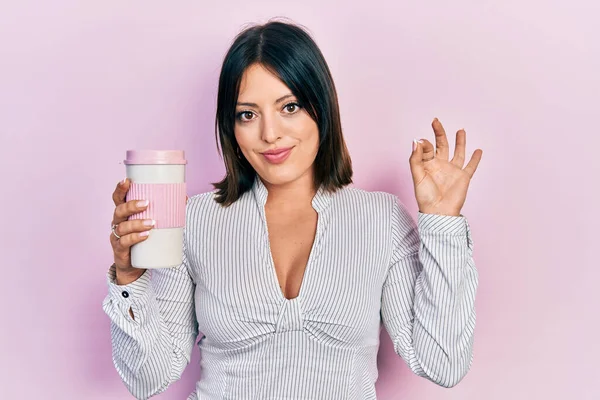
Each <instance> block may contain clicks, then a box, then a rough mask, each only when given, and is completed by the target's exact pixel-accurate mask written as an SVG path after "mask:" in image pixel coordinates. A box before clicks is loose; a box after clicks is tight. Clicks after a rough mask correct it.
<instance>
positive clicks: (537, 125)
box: [0, 0, 600, 400]
mask: <svg viewBox="0 0 600 400" xmlns="http://www.w3.org/2000/svg"><path fill="white" fill-rule="evenodd" d="M209 3H210V5H208V4H209ZM351 3H352V2H347V1H345V2H339V3H338V4H335V3H333V2H323V1H303V2H290V1H287V2H286V1H266V0H262V1H254V2H248V1H221V2H200V1H180V2H164V1H162V2H158V1H139V2H123V1H116V0H109V1H106V0H105V1H86V2H83V1H66V0H64V1H52V2H33V1H22V0H20V1H16V0H15V1H12V2H8V1H7V2H2V5H1V6H0V134H1V136H0V138H1V145H0V156H1V157H0V162H1V164H0V167H1V169H0V170H1V171H2V185H3V186H2V187H3V193H2V196H1V198H2V200H1V201H2V204H1V207H2V209H3V210H4V216H3V218H2V223H3V228H2V229H1V233H0V235H1V241H0V243H1V246H2V252H1V254H2V289H0V296H1V298H0V301H1V304H2V322H1V324H2V329H1V330H0V332H1V333H0V335H1V337H0V354H1V356H0V360H1V361H0V362H1V365H2V370H1V373H0V381H1V383H0V398H2V399H11V400H12V399H25V398H27V399H30V398H44V399H86V400H92V399H116V400H118V399H128V398H130V396H129V394H128V393H127V391H126V389H125V387H124V386H123V384H122V383H121V381H120V379H119V377H118V375H117V373H116V371H115V369H114V368H113V365H112V361H111V354H110V339H109V321H108V318H107V317H106V316H105V315H104V314H103V312H102V309H101V302H102V299H103V298H104V296H105V295H106V292H107V289H106V286H105V281H104V279H105V272H106V269H107V268H108V266H109V265H110V264H111V262H112V253H111V248H110V245H109V241H108V234H109V224H110V221H111V216H112V212H113V206H112V203H111V196H110V195H111V193H112V191H113V189H114V187H115V184H116V182H117V181H118V180H119V179H121V178H122V177H123V174H124V166H123V164H122V160H123V158H124V156H125V150H126V149H130V148H166V149H170V148H174V149H184V150H185V151H186V155H187V157H188V159H189V165H188V167H189V168H188V182H189V194H190V195H192V194H196V193H199V192H203V191H207V190H209V189H210V188H211V187H210V185H209V183H210V182H213V181H216V180H217V179H219V178H220V177H221V176H222V174H223V171H224V170H223V166H222V163H221V161H220V159H219V157H218V155H217V152H216V147H215V143H214V136H213V120H214V112H215V97H216V96H215V95H216V86H217V77H218V73H219V67H220V63H221V60H222V57H223V56H224V54H225V51H226V50H227V48H228V46H229V44H230V43H231V40H232V39H233V37H234V35H235V34H236V33H237V32H238V31H239V30H240V29H241V28H242V27H243V26H244V24H245V23H248V22H265V21H266V20H267V19H268V18H270V17H273V16H287V17H290V18H292V19H293V20H294V21H296V22H299V23H301V24H303V25H305V26H307V27H308V28H309V29H310V30H311V31H312V33H313V34H314V36H315V38H316V40H317V43H318V44H319V46H320V47H321V49H322V51H323V53H324V54H325V57H326V59H327V61H328V63H329V65H330V68H331V70H332V73H333V76H334V78H335V82H336V84H337V87H338V90H339V98H340V106H341V112H342V121H343V126H344V131H345V135H346V138H347V142H348V146H349V148H350V152H351V154H352V156H353V162H354V166H355V182H356V185H357V186H359V187H362V188H365V189H370V190H385V191H389V192H393V193H395V194H397V195H399V196H400V198H401V199H402V201H404V202H405V204H406V205H407V206H408V207H409V209H410V210H411V211H412V212H413V214H414V215H415V216H416V203H415V200H414V195H413V191H412V190H413V189H412V182H411V180H410V175H409V167H408V156H409V154H410V148H411V140H412V139H413V138H415V137H427V138H430V139H432V138H433V133H432V132H431V130H430V127H429V124H430V122H431V120H432V119H433V117H438V118H440V120H441V121H442V122H443V123H444V124H445V126H446V128H447V130H448V132H449V133H450V140H451V143H452V146H453V145H454V133H455V132H456V130H458V129H459V128H462V127H464V128H465V129H466V131H467V139H468V152H469V154H472V152H473V150H475V149H476V148H482V149H483V150H484V154H483V160H482V162H481V164H480V167H479V170H478V171H477V173H476V175H475V178H474V180H473V181H472V184H471V188H470V191H469V196H468V198H467V202H466V205H465V207H464V209H463V213H464V214H465V215H466V216H467V217H468V220H469V223H470V224H471V227H472V230H473V235H474V240H475V259H476V263H477V267H478V269H479V273H480V288H479V291H478V297H477V312H478V320H477V329H476V343H475V362H474V364H473V366H472V369H471V371H470V373H469V374H468V375H467V377H466V378H465V379H464V380H463V381H462V382H461V383H460V384H459V385H458V386H457V387H455V388H453V389H451V390H447V389H443V388H439V387H436V386H435V385H434V384H432V383H429V382H428V381H426V380H424V379H422V378H418V377H416V376H414V375H412V373H411V372H410V371H409V370H408V368H407V367H406V366H405V365H404V363H403V361H402V360H401V359H400V358H399V357H397V356H396V355H395V354H394V353H393V349H392V347H391V344H390V341H389V338H388V337H387V335H385V334H384V335H383V336H382V347H381V353H380V362H379V366H380V381H379V382H378V386H377V387H378V392H379V395H380V398H381V399H406V400H408V399H461V400H464V399H468V400H470V399H472V400H480V399H486V400H495V399H502V400H504V399H533V398H535V399H567V398H569V399H598V398H600V386H599V385H598V382H597V379H598V374H599V372H600V367H599V366H598V365H599V364H598V359H599V358H600V344H598V338H599V337H600V332H599V330H600V329H599V327H600V323H599V315H600V312H599V311H598V306H599V305H600V301H599V298H598V290H597V282H598V280H599V279H600V272H599V268H598V267H599V265H598V261H597V258H596V254H592V253H593V252H595V251H596V250H597V249H598V245H599V244H598V242H597V239H596V238H597V227H598V226H599V225H598V223H599V222H600V221H599V213H600V212H599V211H600V210H598V204H599V202H598V195H599V194H600V193H599V190H598V184H599V183H600V178H599V173H600V169H599V167H598V149H599V148H600V139H599V137H600V130H599V128H598V116H599V115H600V113H599V111H600V110H599V108H600V106H599V104H600V101H599V100H598V94H599V93H600V78H599V76H598V71H600V48H599V41H598V38H599V37H600V25H598V24H597V18H596V16H597V15H598V11H599V10H598V6H597V2H595V1H585V2H584V1H574V2H566V1H562V2H558V1H541V0H540V1H526V2H524V1H514V0H513V1H504V2H501V3H500V2H497V3H498V4H494V3H496V2H485V1H475V0H473V1H465V0H458V1H453V2H442V1H437V2H435V1H431V2H426V3H423V4H422V5H421V4H419V5H417V3H416V2H407V1H400V2H398V1H391V0H390V1H369V2H367V3H364V4H361V3H362V2H361V3H355V4H354V5H352V4H351ZM594 8H596V9H595V10H594ZM197 362H198V350H197V349H195V350H194V356H193V360H192V364H191V365H190V366H189V367H188V369H187V370H186V372H185V375H184V378H183V379H182V380H181V381H180V382H178V383H177V384H175V385H173V386H172V387H171V389H169V391H168V392H167V393H165V394H163V395H161V396H159V397H158V398H160V399H183V398H185V396H187V394H188V393H189V392H190V391H191V390H192V389H193V387H194V382H195V380H196V377H197V376H198V373H199V370H198V366H197Z"/></svg>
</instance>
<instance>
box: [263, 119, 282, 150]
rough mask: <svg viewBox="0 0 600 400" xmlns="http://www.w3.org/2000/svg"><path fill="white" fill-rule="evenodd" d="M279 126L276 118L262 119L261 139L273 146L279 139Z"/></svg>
mask: <svg viewBox="0 0 600 400" xmlns="http://www.w3.org/2000/svg"><path fill="white" fill-rule="evenodd" d="M278 129H279V128H278V126H277V120H276V117H275V116H273V115H266V113H265V115H264V116H263V118H262V126H261V138H262V140H264V141H265V142H267V143H269V144H271V143H275V142H276V141H277V139H279V137H280V135H279V133H278Z"/></svg>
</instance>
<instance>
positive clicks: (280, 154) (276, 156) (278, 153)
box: [262, 147, 293, 164]
mask: <svg viewBox="0 0 600 400" xmlns="http://www.w3.org/2000/svg"><path fill="white" fill-rule="evenodd" d="M292 149H293V147H286V148H281V149H273V150H268V151H265V152H264V153H262V155H263V157H264V158H265V159H266V160H267V161H268V162H269V163H271V164H281V163H282V162H284V161H285V160H286V159H287V158H288V156H289V155H290V153H291V152H292Z"/></svg>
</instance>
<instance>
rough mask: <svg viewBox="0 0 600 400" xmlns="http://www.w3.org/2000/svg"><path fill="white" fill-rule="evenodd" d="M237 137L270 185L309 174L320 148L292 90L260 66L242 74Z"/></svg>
mask: <svg viewBox="0 0 600 400" xmlns="http://www.w3.org/2000/svg"><path fill="white" fill-rule="evenodd" d="M235 138H236V140H237V142H238V144H239V146H240V149H241V151H242V153H243V155H244V157H246V159H247V160H248V162H249V163H250V165H252V167H253V168H254V170H255V171H256V172H257V173H258V175H260V177H261V178H262V179H263V181H266V182H267V183H270V184H272V185H282V184H286V183H290V182H293V181H295V180H297V179H299V178H301V177H307V176H309V177H310V178H309V179H311V180H312V176H313V175H312V166H313V163H314V161H315V157H316V156H317V150H318V147H319V130H318V127H317V124H316V122H315V121H313V120H312V119H311V118H310V116H309V115H308V113H307V112H306V110H305V109H304V108H301V107H300V106H299V105H298V103H297V99H296V97H295V96H294V95H293V94H292V91H291V90H290V89H289V88H288V87H287V86H286V85H285V84H284V83H283V82H282V81H281V80H280V79H279V78H278V77H277V76H275V75H273V74H271V73H270V72H269V71H267V70H266V69H265V68H264V67H262V66H261V65H260V64H253V65H251V66H250V67H248V68H247V69H246V71H245V72H244V75H243V76H242V82H241V86H240V93H239V96H238V103H237V106H236V120H235Z"/></svg>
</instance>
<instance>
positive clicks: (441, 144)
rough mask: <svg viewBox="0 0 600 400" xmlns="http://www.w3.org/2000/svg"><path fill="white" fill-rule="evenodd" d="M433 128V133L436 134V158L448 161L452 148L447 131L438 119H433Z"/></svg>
mask: <svg viewBox="0 0 600 400" xmlns="http://www.w3.org/2000/svg"><path fill="white" fill-rule="evenodd" d="M431 127H432V128H433V133H434V134H435V147H436V151H435V156H436V157H438V158H441V159H442V160H445V161H448V155H449V153H450V148H449V146H448V138H447V137H446V131H445V130H444V127H443V126H442V123H441V122H440V121H439V120H438V119H437V118H434V119H433V122H432V123H431Z"/></svg>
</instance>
